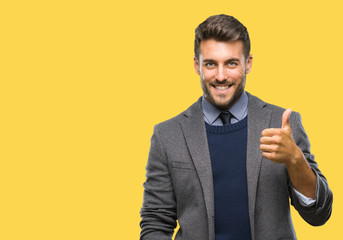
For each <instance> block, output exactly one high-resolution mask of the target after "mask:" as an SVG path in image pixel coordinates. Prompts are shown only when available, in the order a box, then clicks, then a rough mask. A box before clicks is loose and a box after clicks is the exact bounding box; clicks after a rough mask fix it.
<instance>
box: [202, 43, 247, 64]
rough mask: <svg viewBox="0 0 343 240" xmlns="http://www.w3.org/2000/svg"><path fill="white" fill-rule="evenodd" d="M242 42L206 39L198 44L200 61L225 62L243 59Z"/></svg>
mask: <svg viewBox="0 0 343 240" xmlns="http://www.w3.org/2000/svg"><path fill="white" fill-rule="evenodd" d="M243 56H244V54H243V43H242V41H228V42H222V41H216V40H214V39H208V40H204V41H201V42H200V57H201V58H202V59H214V60H221V59H223V60H227V59H230V58H238V59H241V58H243Z"/></svg>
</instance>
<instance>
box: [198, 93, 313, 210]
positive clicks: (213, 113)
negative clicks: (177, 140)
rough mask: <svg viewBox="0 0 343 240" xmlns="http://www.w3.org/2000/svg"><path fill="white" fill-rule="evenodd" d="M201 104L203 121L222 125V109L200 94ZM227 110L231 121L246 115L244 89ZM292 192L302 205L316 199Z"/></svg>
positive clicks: (246, 101)
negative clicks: (220, 115) (230, 115)
mask: <svg viewBox="0 0 343 240" xmlns="http://www.w3.org/2000/svg"><path fill="white" fill-rule="evenodd" d="M201 104H202V111H203V113H204V119H205V122H206V123H208V124H210V125H214V126H223V122H222V120H221V119H220V118H219V114H220V113H221V112H222V110H220V109H219V108H217V107H215V106H214V105H212V104H211V103H210V102H209V101H207V100H206V98H205V97H204V96H202V102H201ZM228 111H229V112H230V113H231V114H232V115H233V117H232V118H231V123H236V122H239V121H241V120H243V119H244V118H245V117H246V116H247V115H248V95H247V93H246V92H245V91H244V92H243V93H242V95H241V96H240V98H239V99H238V100H237V101H236V102H235V103H234V104H233V105H232V106H231V107H230V108H229V109H228ZM293 189H294V188H293ZM294 192H295V193H296V194H297V196H298V199H299V200H300V203H301V204H302V205H303V206H312V205H314V204H315V202H316V200H313V199H312V198H308V197H306V196H304V195H303V194H301V193H300V192H298V191H297V190H295V189H294Z"/></svg>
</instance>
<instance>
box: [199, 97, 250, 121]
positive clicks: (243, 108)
mask: <svg viewBox="0 0 343 240" xmlns="http://www.w3.org/2000/svg"><path fill="white" fill-rule="evenodd" d="M202 109H203V113H204V118H205V122H206V123H208V124H210V125H214V126H223V122H222V120H220V118H219V114H220V113H221V112H222V110H220V109H218V108H217V107H215V106H213V105H212V104H211V103H210V102H209V101H207V100H206V98H205V97H204V96H202ZM228 111H229V112H230V113H231V114H232V115H233V118H231V123H236V122H239V121H241V120H243V119H244V118H245V117H246V116H247V114H248V95H247V93H246V92H245V91H244V92H243V93H242V95H241V96H240V98H239V99H238V100H237V101H236V102H235V103H234V104H233V105H232V106H231V107H230V108H229V109H228Z"/></svg>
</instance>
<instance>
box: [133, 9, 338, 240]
mask: <svg viewBox="0 0 343 240" xmlns="http://www.w3.org/2000/svg"><path fill="white" fill-rule="evenodd" d="M194 50H195V57H194V66H195V71H196V73H197V74H199V75H200V79H201V86H202V89H203V92H204V94H203V96H202V97H201V98H200V99H199V100H198V101H197V102H196V103H194V104H193V105H192V106H190V107H189V108H188V109H187V110H186V111H184V112H183V113H181V114H180V115H178V116H176V117H174V118H172V119H170V120H168V121H165V122H163V123H160V124H158V125H156V126H155V129H154V134H153V136H152V139H151V148H150V153H149V159H148V164H147V168H146V169H147V174H146V177H147V179H146V182H145V183H144V200H143V207H142V210H141V217H142V221H141V228H142V231H141V236H140V239H146V240H164V239H171V238H172V235H173V231H174V228H175V227H176V220H178V222H179V225H180V229H179V231H178V233H177V234H176V238H175V239H176V240H181V239H184V240H191V239H194V240H208V239H210V240H214V239H215V240H224V239H233V240H241V239H242V240H248V239H252V240H268V239H270V240H275V239H296V235H295V232H294V228H293V225H292V220H291V215H290V206H289V198H290V199H291V203H292V205H293V206H294V207H295V208H296V210H297V211H298V212H299V214H300V215H301V216H302V217H303V219H304V220H305V221H307V222H308V223H309V224H311V225H316V226H317V225H322V224H324V223H325V222H326V221H327V220H328V219H329V217H330V215H331V208H332V193H331V190H330V189H329V187H328V184H327V181H326V179H325V177H324V176H323V175H322V173H321V172H320V170H319V169H318V167H317V164H316V162H315V161H314V156H313V155H312V154H311V152H310V143H309V140H308V138H307V135H306V133H305V131H304V129H303V127H302V124H301V119H300V115H299V113H296V112H293V113H292V114H291V110H290V109H287V110H285V109H282V108H280V107H277V106H274V105H270V104H268V103H265V102H263V101H262V100H260V99H258V98H257V97H255V96H253V95H251V94H249V93H247V92H245V91H244V86H245V81H246V74H248V73H249V72H250V71H251V66H252V60H253V57H252V55H251V54H250V39H249V35H248V32H247V29H246V28H245V27H244V26H243V25H242V24H241V23H240V22H239V21H238V20H237V19H235V18H233V17H231V16H227V15H216V16H211V17H209V18H208V19H207V20H206V21H204V22H203V23H201V24H200V25H199V26H198V27H197V29H196V31H195V44H194Z"/></svg>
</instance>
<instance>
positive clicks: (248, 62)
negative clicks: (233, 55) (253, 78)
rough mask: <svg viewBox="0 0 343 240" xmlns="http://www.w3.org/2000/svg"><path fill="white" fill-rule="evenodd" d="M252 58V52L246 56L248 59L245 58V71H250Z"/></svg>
mask: <svg viewBox="0 0 343 240" xmlns="http://www.w3.org/2000/svg"><path fill="white" fill-rule="evenodd" d="M252 59H253V56H252V54H250V55H249V57H248V60H247V63H246V64H247V65H246V66H247V68H246V69H247V70H246V73H250V71H251V67H252Z"/></svg>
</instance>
